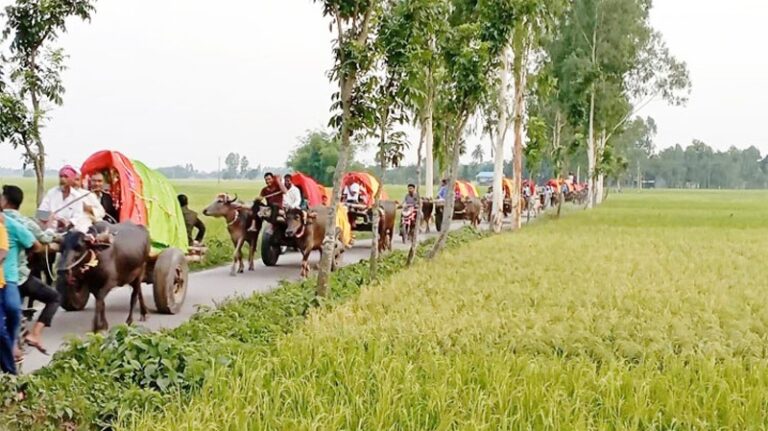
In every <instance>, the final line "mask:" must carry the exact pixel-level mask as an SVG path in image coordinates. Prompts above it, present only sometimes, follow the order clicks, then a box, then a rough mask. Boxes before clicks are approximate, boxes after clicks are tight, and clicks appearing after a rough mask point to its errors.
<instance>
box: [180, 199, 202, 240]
mask: <svg viewBox="0 0 768 431" xmlns="http://www.w3.org/2000/svg"><path fill="white" fill-rule="evenodd" d="M177 199H178V200H179V205H180V206H181V214H182V215H183V216H184V225H185V226H186V228H187V241H188V243H189V245H191V246H194V245H200V244H202V242H203V238H205V223H203V222H202V220H200V217H198V216H197V213H196V212H194V211H192V210H191V209H189V198H188V197H187V195H183V194H182V195H179V196H177ZM195 229H197V236H195V238H194V239H192V232H193V231H194V230H195Z"/></svg>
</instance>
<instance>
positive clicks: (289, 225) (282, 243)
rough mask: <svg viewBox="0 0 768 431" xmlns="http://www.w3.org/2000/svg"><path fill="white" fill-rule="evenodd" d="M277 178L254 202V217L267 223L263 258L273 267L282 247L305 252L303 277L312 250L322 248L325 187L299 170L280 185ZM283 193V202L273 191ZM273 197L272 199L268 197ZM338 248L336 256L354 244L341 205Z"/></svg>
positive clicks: (262, 250)
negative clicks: (278, 199)
mask: <svg viewBox="0 0 768 431" xmlns="http://www.w3.org/2000/svg"><path fill="white" fill-rule="evenodd" d="M276 181H277V180H275V179H274V178H273V179H272V181H269V180H268V181H267V187H265V188H264V190H262V193H261V196H260V197H259V198H257V199H256V202H255V203H254V208H253V210H254V218H255V219H256V221H257V224H258V222H263V223H264V233H263V234H262V237H261V260H262V262H264V265H266V266H274V265H276V264H277V261H278V259H279V257H280V255H281V254H282V252H283V249H284V248H286V247H291V248H295V249H297V250H299V251H300V252H301V253H302V276H306V275H307V274H308V272H309V269H308V259H309V255H310V253H311V252H312V251H313V250H321V249H322V242H323V238H324V237H325V221H326V217H327V213H328V211H327V210H328V208H327V206H325V205H324V203H325V202H327V199H328V197H327V194H326V192H325V188H324V187H322V186H320V185H318V184H317V182H316V181H315V180H314V179H312V178H311V177H309V176H308V175H305V174H302V173H300V172H297V173H294V174H292V175H286V176H285V177H284V181H283V183H281V184H276ZM278 190H279V191H280V192H282V195H281V199H282V200H281V201H279V202H278V201H277V199H276V198H275V195H274V193H276V192H277V191H278ZM268 197H272V200H271V201H270V200H268ZM336 225H337V249H336V252H335V253H336V254H335V256H334V262H336V260H337V259H336V258H338V256H339V255H340V254H341V253H342V252H343V251H344V249H346V248H347V247H349V246H350V245H351V230H350V226H349V223H348V221H347V217H346V211H345V209H344V207H343V206H341V205H339V206H338V207H337V211H336Z"/></svg>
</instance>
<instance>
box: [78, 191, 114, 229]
mask: <svg viewBox="0 0 768 431" xmlns="http://www.w3.org/2000/svg"><path fill="white" fill-rule="evenodd" d="M79 191H80V192H82V193H88V196H86V197H84V198H83V205H88V206H89V207H90V208H91V212H92V213H93V215H91V214H89V213H85V214H86V215H88V216H89V217H91V218H92V219H93V221H101V220H104V217H105V216H106V215H107V212H106V211H105V210H104V207H103V206H101V199H99V197H98V196H96V193H94V192H91V191H87V190H82V189H80V190H79ZM83 212H85V208H83Z"/></svg>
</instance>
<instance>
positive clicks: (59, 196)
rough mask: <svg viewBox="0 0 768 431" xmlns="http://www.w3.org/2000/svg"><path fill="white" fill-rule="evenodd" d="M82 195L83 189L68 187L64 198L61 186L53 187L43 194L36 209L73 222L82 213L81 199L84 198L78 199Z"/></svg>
mask: <svg viewBox="0 0 768 431" xmlns="http://www.w3.org/2000/svg"><path fill="white" fill-rule="evenodd" d="M82 195H83V191H81V190H76V189H74V188H72V189H70V193H69V196H67V197H66V199H65V198H64V193H63V192H62V190H61V187H55V188H52V189H51V190H49V191H48V193H46V194H45V197H44V198H43V201H42V202H41V203H40V208H38V209H39V210H40V211H47V212H50V213H51V216H54V217H56V218H60V219H64V220H66V221H69V222H73V221H74V220H76V219H78V218H80V217H81V216H82V215H83V214H84V211H83V201H84V200H85V199H86V198H83V199H79V198H80V197H81V196H82ZM78 199H79V200H78ZM75 201H76V202H75Z"/></svg>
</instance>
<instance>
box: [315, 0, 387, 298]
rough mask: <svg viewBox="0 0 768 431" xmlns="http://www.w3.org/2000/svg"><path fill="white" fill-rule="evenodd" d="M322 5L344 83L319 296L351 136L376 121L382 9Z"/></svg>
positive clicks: (372, 3)
mask: <svg viewBox="0 0 768 431" xmlns="http://www.w3.org/2000/svg"><path fill="white" fill-rule="evenodd" d="M315 2H317V3H320V4H322V6H323V16H326V17H329V18H330V19H331V30H332V31H333V30H335V32H336V39H335V41H334V47H333V53H334V66H333V68H332V69H331V71H330V73H329V77H330V79H331V80H332V81H335V82H337V83H338V85H339V91H338V92H336V93H334V95H333V96H332V100H333V101H334V103H333V104H332V107H331V109H332V110H333V112H334V115H333V117H332V118H331V121H330V125H331V126H332V127H334V128H335V129H336V130H338V133H339V136H340V146H339V160H338V163H337V164H336V170H335V171H334V174H333V194H332V196H331V199H330V203H329V207H328V222H327V224H326V226H325V238H324V239H323V253H322V258H321V260H320V268H319V271H318V276H317V289H316V291H317V295H318V296H326V295H327V294H328V282H329V276H330V272H331V267H332V263H333V259H334V248H335V246H336V242H337V240H336V238H337V234H336V210H337V207H338V205H339V201H340V200H341V180H342V178H343V177H344V174H345V173H346V171H347V165H348V162H349V158H350V154H351V149H352V140H353V138H355V137H359V136H360V135H361V134H364V133H366V131H369V130H370V129H371V127H372V124H374V123H375V113H374V108H373V107H372V106H371V102H370V99H371V97H370V96H371V94H370V93H371V91H372V89H373V83H374V82H373V80H372V77H371V76H370V73H371V70H372V69H373V68H374V66H375V63H376V62H375V53H376V50H375V47H374V46H373V42H374V37H373V36H374V33H375V25H376V20H377V19H378V15H379V11H380V2H379V1H376V0H315Z"/></svg>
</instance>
